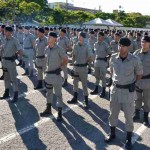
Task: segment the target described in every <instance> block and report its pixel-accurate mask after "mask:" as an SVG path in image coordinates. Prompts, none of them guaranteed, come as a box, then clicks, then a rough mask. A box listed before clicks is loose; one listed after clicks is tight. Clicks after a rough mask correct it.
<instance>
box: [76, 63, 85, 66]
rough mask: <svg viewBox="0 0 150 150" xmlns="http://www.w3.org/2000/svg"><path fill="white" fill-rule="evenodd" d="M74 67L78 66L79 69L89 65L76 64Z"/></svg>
mask: <svg viewBox="0 0 150 150" xmlns="http://www.w3.org/2000/svg"><path fill="white" fill-rule="evenodd" d="M74 66H77V67H86V66H87V63H86V64H74Z"/></svg>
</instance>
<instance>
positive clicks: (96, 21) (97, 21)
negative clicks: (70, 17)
mask: <svg viewBox="0 0 150 150" xmlns="http://www.w3.org/2000/svg"><path fill="white" fill-rule="evenodd" d="M83 24H84V25H103V26H112V24H111V23H109V22H107V21H105V20H103V19H101V18H96V19H93V20H91V21H88V22H85V23H83Z"/></svg>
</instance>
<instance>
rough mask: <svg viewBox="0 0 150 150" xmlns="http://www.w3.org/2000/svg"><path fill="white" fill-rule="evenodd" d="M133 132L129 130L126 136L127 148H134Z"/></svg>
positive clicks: (129, 149)
mask: <svg viewBox="0 0 150 150" xmlns="http://www.w3.org/2000/svg"><path fill="white" fill-rule="evenodd" d="M131 139H132V132H127V137H126V144H125V148H126V149H127V150H131V149H132V141H131Z"/></svg>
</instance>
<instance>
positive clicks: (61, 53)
mask: <svg viewBox="0 0 150 150" xmlns="http://www.w3.org/2000/svg"><path fill="white" fill-rule="evenodd" d="M58 52H59V56H60V57H61V58H62V59H63V58H68V56H67V54H66V53H65V51H64V50H63V49H62V48H61V47H59V50H58Z"/></svg>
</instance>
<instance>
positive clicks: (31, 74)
mask: <svg viewBox="0 0 150 150" xmlns="http://www.w3.org/2000/svg"><path fill="white" fill-rule="evenodd" d="M30 77H33V69H31V71H30Z"/></svg>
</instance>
